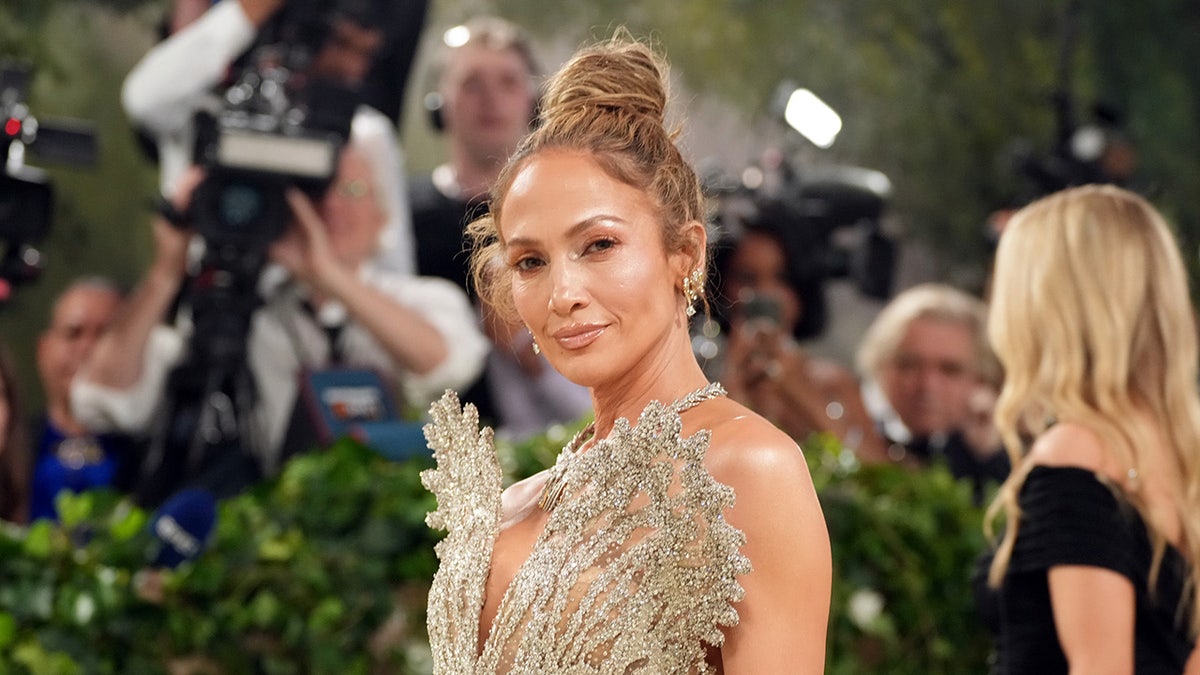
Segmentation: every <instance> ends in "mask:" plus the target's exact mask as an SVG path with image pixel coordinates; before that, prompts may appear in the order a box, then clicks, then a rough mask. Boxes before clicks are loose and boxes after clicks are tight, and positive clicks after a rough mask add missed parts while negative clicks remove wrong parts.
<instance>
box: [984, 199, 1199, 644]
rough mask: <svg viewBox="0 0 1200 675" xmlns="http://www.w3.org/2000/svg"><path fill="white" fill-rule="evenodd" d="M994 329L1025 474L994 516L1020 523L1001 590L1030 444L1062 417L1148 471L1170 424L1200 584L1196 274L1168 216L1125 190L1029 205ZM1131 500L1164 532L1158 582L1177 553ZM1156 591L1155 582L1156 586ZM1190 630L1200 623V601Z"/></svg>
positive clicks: (1010, 442)
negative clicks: (1192, 290) (1192, 276)
mask: <svg viewBox="0 0 1200 675" xmlns="http://www.w3.org/2000/svg"><path fill="white" fill-rule="evenodd" d="M988 335H989V338H990V339H991V342H992V345H993V347H994V349H995V351H996V355H997V356H998V357H999V359H1000V362H1001V364H1002V365H1003V367H1004V373H1005V382H1004V388H1003V390H1002V391H1001V393H1000V397H999V400H998V401H997V404H996V412H995V419H996V424H997V426H998V427H999V430H1000V433H1001V436H1002V438H1003V439H1004V444H1005V446H1006V448H1007V450H1008V453H1009V456H1010V458H1011V460H1012V466H1013V467H1014V470H1013V472H1012V474H1011V475H1010V476H1009V478H1008V480H1007V481H1005V483H1004V485H1003V486H1002V487H1001V490H1000V493H999V494H998V495H997V497H996V500H995V501H994V502H993V503H992V505H991V508H990V509H989V515H988V523H989V525H990V523H991V522H993V520H994V519H995V517H996V516H997V515H998V514H999V513H1000V512H1001V511H1003V512H1004V514H1005V518H1006V523H1007V525H1006V529H1005V533H1004V536H1003V538H1002V540H1001V543H1000V546H999V548H998V550H997V554H996V557H995V560H994V562H993V564H992V568H991V570H990V575H989V581H990V583H991V584H992V585H993V586H996V585H999V583H1000V582H1001V580H1002V578H1003V575H1004V572H1005V570H1006V569H1007V566H1008V562H1009V558H1010V556H1011V554H1012V548H1013V543H1014V542H1015V540H1016V537H1017V531H1018V529H1019V527H1020V519H1021V513H1020V510H1019V508H1018V506H1017V504H1018V502H1017V499H1018V496H1019V493H1020V491H1021V487H1022V485H1023V484H1024V481H1025V477H1026V476H1027V475H1028V469H1029V467H1028V466H1027V463H1026V462H1024V461H1023V460H1024V456H1025V452H1026V450H1027V448H1026V447H1025V441H1024V439H1027V438H1031V437H1036V436H1037V435H1038V434H1040V433H1041V432H1043V431H1045V430H1046V428H1047V427H1048V426H1049V425H1050V424H1051V423H1052V422H1053V421H1055V420H1057V421H1069V422H1073V423H1078V424H1080V425H1083V426H1085V427H1087V428H1090V429H1092V430H1094V431H1095V432H1096V433H1097V434H1098V435H1099V436H1100V438H1101V440H1102V441H1103V443H1104V446H1105V447H1106V449H1107V450H1108V451H1109V452H1111V453H1113V456H1114V458H1115V459H1117V460H1118V461H1119V462H1120V463H1121V466H1127V467H1133V468H1138V467H1140V466H1142V465H1143V464H1144V462H1143V461H1142V460H1143V458H1144V456H1145V454H1146V453H1147V452H1149V450H1148V449H1149V448H1151V447H1153V444H1154V439H1153V437H1152V436H1153V430H1150V429H1146V428H1145V427H1144V426H1142V425H1139V423H1138V421H1137V420H1138V419H1139V415H1135V413H1143V414H1148V415H1149V416H1150V418H1151V419H1153V420H1154V421H1155V423H1156V424H1157V425H1158V426H1159V427H1160V429H1161V430H1162V432H1163V436H1164V438H1165V439H1166V442H1167V444H1168V446H1169V448H1168V450H1169V453H1170V457H1171V459H1172V460H1173V462H1174V464H1175V466H1174V467H1173V468H1174V469H1176V474H1177V475H1178V477H1179V478H1178V479H1179V481H1180V483H1181V488H1182V489H1181V491H1180V494H1181V495H1182V497H1181V498H1180V503H1178V504H1177V505H1176V507H1177V512H1178V514H1179V516H1180V520H1181V523H1182V526H1183V540H1182V542H1183V543H1182V548H1183V551H1184V553H1185V556H1186V557H1187V558H1188V559H1189V560H1190V561H1191V562H1192V565H1193V566H1192V571H1191V579H1190V584H1189V586H1188V588H1189V593H1194V592H1195V588H1196V587H1197V581H1200V564H1197V563H1200V454H1198V452H1200V395H1198V393H1197V357H1198V354H1197V337H1196V322H1195V315H1194V311H1193V308H1192V305H1191V302H1190V296H1189V293H1188V282H1187V275H1186V271H1185V268H1184V264H1183V260H1182V257H1181V255H1180V253H1179V248H1178V245H1177V244H1176V242H1175V239H1174V236H1173V235H1172V233H1171V230H1170V228H1169V227H1168V225H1167V223H1166V222H1165V220H1164V219H1163V217H1162V216H1161V215H1160V214H1159V213H1158V212H1157V211H1156V210H1155V209H1154V208H1153V207H1152V206H1151V205H1150V204H1149V203H1148V202H1147V201H1146V200H1144V199H1143V198H1141V197H1139V196H1137V195H1135V194H1133V193H1131V192H1128V191H1126V190H1123V189H1120V188H1117V187H1114V186H1095V185H1092V186H1085V187H1079V188H1072V189H1068V190H1064V191H1062V192H1059V193H1056V194H1054V195H1051V196H1049V197H1045V198H1043V199H1041V200H1039V201H1036V202H1034V203H1032V204H1030V205H1029V206H1026V207H1025V208H1023V209H1022V210H1021V211H1019V212H1018V213H1017V214H1016V215H1015V216H1014V217H1013V218H1012V220H1011V221H1010V222H1009V224H1008V226H1007V227H1006V229H1005V231H1004V234H1003V236H1002V237H1001V240H1000V247H999V250H998V252H997V256H996V266H995V280H994V285H993V293H992V302H991V311H990V313H989V317H988ZM1127 496H1128V499H1129V501H1130V502H1131V503H1132V504H1133V506H1134V507H1135V508H1137V509H1138V511H1139V513H1140V514H1141V515H1142V518H1143V520H1144V521H1145V522H1146V523H1147V527H1148V528H1149V529H1150V531H1151V533H1152V539H1153V545H1154V565H1153V566H1152V570H1151V579H1150V581H1151V582H1152V583H1153V580H1154V578H1155V577H1156V575H1157V570H1158V563H1159V562H1160V561H1161V558H1162V553H1163V550H1164V548H1165V539H1164V537H1163V535H1162V533H1161V532H1158V531H1157V530H1155V529H1154V524H1153V521H1152V520H1151V519H1150V518H1149V514H1148V512H1147V510H1146V504H1145V500H1144V499H1143V498H1141V496H1140V495H1138V494H1137V491H1136V490H1132V491H1131V492H1130V494H1128V495H1127ZM1152 587H1153V586H1152ZM1190 624H1191V629H1192V632H1193V634H1195V633H1196V632H1197V630H1198V629H1200V604H1197V603H1193V607H1192V616H1191V617H1190Z"/></svg>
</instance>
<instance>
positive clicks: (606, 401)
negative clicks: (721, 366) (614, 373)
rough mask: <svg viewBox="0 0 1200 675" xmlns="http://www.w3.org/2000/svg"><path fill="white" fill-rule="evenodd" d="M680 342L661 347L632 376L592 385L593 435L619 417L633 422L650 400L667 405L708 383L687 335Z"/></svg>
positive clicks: (609, 428)
mask: <svg viewBox="0 0 1200 675" xmlns="http://www.w3.org/2000/svg"><path fill="white" fill-rule="evenodd" d="M682 342H683V343H684V346H683V347H678V346H676V347H675V348H674V349H669V350H668V349H664V350H663V352H662V353H661V354H660V355H659V356H658V357H657V358H655V357H650V358H649V359H648V362H647V363H646V364H644V365H642V366H638V367H636V368H635V371H636V373H635V374H633V375H632V376H630V377H624V378H621V379H618V380H615V381H614V382H612V383H611V384H605V385H597V386H596V387H594V388H593V389H592V410H594V411H595V419H596V423H595V438H604V437H606V436H608V434H609V432H611V431H612V429H613V426H614V425H616V422H617V420H618V419H621V418H622V417H623V418H626V419H628V420H631V421H633V422H636V421H637V418H638V415H640V414H641V412H642V410H643V409H644V408H645V407H646V405H647V404H648V403H650V401H659V402H660V403H663V404H664V405H670V404H671V403H673V402H674V401H676V400H678V399H680V398H682V397H684V396H687V395H688V394H689V393H691V392H693V391H696V390H697V389H700V388H701V387H703V386H705V385H706V384H708V378H707V377H705V375H704V371H703V370H701V369H700V364H699V363H698V362H697V361H696V357H695V356H694V355H693V354H692V352H691V343H690V342H689V341H688V340H686V339H684V340H682Z"/></svg>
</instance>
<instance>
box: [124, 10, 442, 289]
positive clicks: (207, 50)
mask: <svg viewBox="0 0 1200 675" xmlns="http://www.w3.org/2000/svg"><path fill="white" fill-rule="evenodd" d="M425 4H426V3H425V2H424V1H422V2H417V3H414V2H409V1H405V2H401V3H392V2H389V0H330V1H329V2H318V1H317V0H291V1H290V2H287V1H286V0H221V1H220V2H218V3H216V4H215V5H213V6H212V7H211V8H209V9H208V10H207V11H205V12H204V13H203V14H202V15H201V16H200V17H199V18H198V19H194V20H192V21H191V22H190V23H187V24H186V26H184V27H182V28H179V29H178V30H177V31H176V32H174V33H172V34H171V35H170V36H169V37H167V38H166V39H165V40H163V41H162V42H160V43H159V44H158V45H156V46H155V47H154V48H152V49H151V50H150V51H149V52H147V54H146V55H145V56H144V57H142V59H141V61H139V62H138V64H137V65H136V66H134V68H133V70H131V71H130V73H129V75H128V76H127V77H126V79H125V82H124V85H123V86H122V89H121V102H122V104H123V106H124V108H125V111H126V113H127V114H128V115H129V117H130V119H131V120H132V122H133V123H134V125H135V126H136V127H138V128H139V129H140V130H141V131H143V132H146V133H148V134H149V135H150V136H151V137H152V138H153V139H154V141H155V145H156V150H157V154H158V159H159V163H160V172H161V174H160V181H159V183H160V189H161V190H162V192H163V194H170V193H171V191H172V190H173V189H174V187H175V185H176V183H177V182H178V180H179V178H180V176H182V174H183V172H184V171H185V170H186V168H187V167H188V166H190V165H191V164H193V158H194V148H195V146H196V137H197V128H196V123H195V116H196V113H198V112H200V111H202V110H207V109H209V108H211V107H212V106H213V104H214V101H215V99H214V96H213V95H212V90H213V88H214V87H217V86H218V85H220V84H222V83H227V82H229V81H230V77H229V76H230V74H231V72H230V71H231V68H232V67H233V66H234V64H235V62H236V61H237V60H238V59H239V57H240V56H242V55H243V54H244V53H245V52H246V51H247V50H248V49H249V48H250V47H251V46H252V45H254V43H255V39H256V37H257V36H258V34H259V32H260V30H264V29H265V28H270V27H273V26H274V25H273V24H270V25H269V22H271V21H272V19H278V18H279V17H278V15H283V16H284V19H286V18H288V16H290V15H288V12H289V11H295V12H300V11H311V9H312V8H315V7H329V8H330V10H329V11H328V12H326V13H325V14H324V15H323V16H322V17H321V18H322V26H321V28H322V30H321V33H322V34H321V35H320V36H319V37H320V39H319V40H318V44H316V45H315V46H313V47H312V53H311V55H308V57H307V63H308V65H307V68H306V69H305V71H304V73H302V76H303V77H302V78H300V79H304V80H307V81H309V82H312V81H318V80H325V81H329V82H332V83H335V84H337V85H339V86H342V87H345V88H348V89H350V90H354V91H360V92H361V88H362V86H363V84H364V82H365V81H366V79H367V77H368V73H370V71H371V69H372V66H373V64H374V62H375V59H376V57H377V55H378V54H379V53H380V52H381V50H383V51H387V50H388V48H389V46H390V45H387V44H385V42H386V41H387V39H388V38H389V37H392V36H389V35H388V34H387V33H386V32H385V28H384V27H385V26H389V25H391V24H393V23H396V24H405V22H406V21H408V22H409V23H412V22H411V21H409V19H410V18H411V17H409V16H407V15H406V16H397V14H398V13H399V12H405V13H411V14H412V15H414V16H415V18H416V22H415V23H416V25H419V24H420V22H421V21H422V20H423V19H424V10H425ZM180 12H181V13H182V14H183V15H184V17H183V18H182V19H181V20H180V24H182V23H186V21H187V19H189V18H190V17H191V16H194V9H193V10H192V11H191V12H184V11H183V10H182V9H180ZM394 13H395V14H394ZM172 25H173V26H174V25H175V24H172ZM415 42H416V40H415V39H413V40H412V45H411V46H407V45H402V46H401V47H400V48H399V50H403V49H410V50H411V49H415ZM292 47H293V48H294V49H297V50H300V49H308V47H309V46H308V45H303V44H295V45H292ZM393 51H396V50H393ZM389 53H390V52H389ZM401 61H403V62H404V64H405V67H407V64H408V63H409V61H411V59H409V60H408V61H404V60H403V59H401ZM406 77H407V75H406V74H405V79H406ZM402 81H403V80H402ZM354 117H355V120H354V123H355V125H357V126H365V125H367V124H370V125H373V126H376V127H378V131H377V132H376V133H378V134H379V135H380V139H379V142H380V143H381V145H382V146H383V147H384V149H385V150H386V151H387V152H388V153H389V155H390V156H389V157H388V159H387V161H388V162H391V163H393V164H395V165H396V166H397V167H401V166H403V158H402V156H401V153H400V147H399V144H398V142H397V139H396V133H395V126H394V123H393V121H392V119H390V118H389V117H388V116H387V115H384V114H383V113H381V112H380V111H378V110H376V109H374V108H372V107H370V106H367V105H359V106H358V109H357V110H356V111H355V115H354ZM398 175H399V178H398V179H397V181H396V182H395V184H390V185H385V186H383V189H384V193H383V195H381V199H386V200H389V201H391V202H394V203H393V204H391V205H389V209H388V212H389V214H390V215H391V218H392V219H391V220H390V221H389V222H388V223H386V224H385V228H384V234H383V236H382V242H383V249H382V251H381V256H380V263H381V264H382V265H383V266H385V267H387V268H389V269H392V270H394V271H397V272H401V273H412V272H414V271H415V269H416V267H415V263H414V260H413V257H414V253H413V235H412V225H411V222H410V220H409V211H408V206H407V201H406V195H405V190H404V185H403V174H402V173H398Z"/></svg>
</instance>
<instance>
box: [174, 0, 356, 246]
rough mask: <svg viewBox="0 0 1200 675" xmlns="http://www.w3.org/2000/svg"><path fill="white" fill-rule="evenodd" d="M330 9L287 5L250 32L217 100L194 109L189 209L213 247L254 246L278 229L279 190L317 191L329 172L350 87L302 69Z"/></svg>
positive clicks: (350, 103) (345, 132) (313, 0)
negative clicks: (200, 172)
mask: <svg viewBox="0 0 1200 675" xmlns="http://www.w3.org/2000/svg"><path fill="white" fill-rule="evenodd" d="M333 11H334V5H333V3H332V2H330V1H328V0H324V1H317V0H309V1H308V2H294V3H290V4H288V5H287V6H286V7H285V8H284V9H283V10H282V11H281V14H280V15H279V16H277V17H276V18H275V20H274V21H272V22H271V23H270V24H268V25H267V26H266V27H264V29H263V30H262V31H261V32H260V34H259V37H258V39H257V41H256V46H255V47H253V48H252V49H251V50H250V51H249V53H248V56H247V57H246V59H245V60H244V61H245V62H244V63H241V64H239V66H240V68H239V75H238V77H237V79H236V80H235V81H234V82H233V83H232V84H231V85H230V86H228V87H227V88H225V89H224V91H223V92H222V93H221V95H220V98H219V100H218V101H217V105H216V106H214V107H213V108H210V109H207V110H202V111H200V112H199V113H198V114H197V138H196V147H195V157H194V158H195V161H196V163H197V164H198V165H200V166H203V167H205V168H206V169H207V178H206V179H205V180H204V182H203V183H201V185H199V186H198V187H197V189H196V192H195V193H194V196H193V198H192V206H191V216H192V220H193V222H194V224H195V226H196V228H197V231H198V233H199V234H200V235H201V236H202V237H203V238H204V239H205V241H206V244H207V245H208V247H209V248H210V249H212V248H215V249H216V250H217V252H218V255H220V254H221V253H222V252H224V253H233V252H234V251H235V250H240V251H247V250H249V251H262V250H264V249H265V248H266V247H267V245H269V244H270V243H271V242H272V241H274V240H275V239H276V238H278V237H279V236H280V235H282V234H283V231H284V230H285V229H286V225H287V222H288V220H289V210H288V207H287V203H286V201H285V200H284V191H285V190H286V189H287V188H288V187H289V186H295V187H297V188H299V189H301V190H304V191H305V192H307V193H309V194H310V195H312V196H314V197H319V196H320V195H321V194H322V193H323V192H324V191H325V189H327V188H328V186H329V184H330V182H331V181H332V179H333V175H334V173H335V172H336V170H337V162H338V153H339V152H340V151H341V149H342V147H343V146H344V145H345V143H346V139H347V138H348V137H349V134H350V124H351V121H352V120H353V117H354V112H355V110H356V108H357V107H358V103H359V96H358V94H357V92H356V91H355V90H353V89H351V88H349V87H347V86H345V85H343V84H341V83H337V82H332V81H327V80H321V79H314V78H313V77H311V76H310V74H309V73H307V72H306V70H307V67H308V65H309V63H310V62H311V60H312V58H313V55H314V54H315V53H316V52H317V50H319V49H320V48H321V45H322V43H323V41H324V40H325V39H326V37H327V32H328V29H327V26H328V22H329V20H330V15H331V13H332V12H333ZM230 262H232V260H231V261H230Z"/></svg>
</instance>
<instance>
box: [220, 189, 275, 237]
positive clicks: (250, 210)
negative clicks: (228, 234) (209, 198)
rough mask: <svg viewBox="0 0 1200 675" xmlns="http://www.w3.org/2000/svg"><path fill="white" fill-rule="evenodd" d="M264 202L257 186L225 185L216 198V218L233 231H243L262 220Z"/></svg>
mask: <svg viewBox="0 0 1200 675" xmlns="http://www.w3.org/2000/svg"><path fill="white" fill-rule="evenodd" d="M264 206H265V200H264V198H263V194H262V192H261V191H260V190H259V188H258V186H256V185H252V184H250V183H242V182H230V183H227V184H226V185H225V186H224V188H223V189H222V190H221V193H220V194H219V195H218V196H217V217H218V218H219V219H220V220H221V223H222V224H223V225H224V226H226V227H227V228H229V229H230V230H234V231H244V230H246V229H248V228H250V227H252V226H253V225H254V223H255V222H256V221H258V220H260V219H261V218H262V215H263V210H264Z"/></svg>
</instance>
